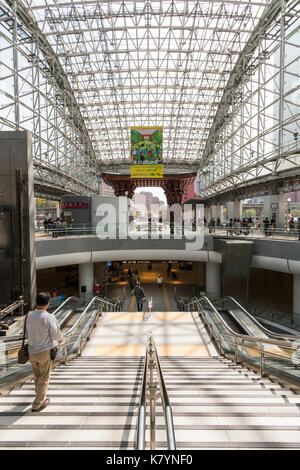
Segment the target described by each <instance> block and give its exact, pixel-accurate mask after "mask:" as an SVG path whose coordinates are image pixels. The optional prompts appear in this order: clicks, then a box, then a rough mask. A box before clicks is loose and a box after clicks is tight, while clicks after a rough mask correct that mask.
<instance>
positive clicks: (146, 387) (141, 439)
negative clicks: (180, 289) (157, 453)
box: [136, 335, 176, 450]
mask: <svg viewBox="0 0 300 470" xmlns="http://www.w3.org/2000/svg"><path fill="white" fill-rule="evenodd" d="M154 366H156V374H157V379H158V384H159V387H160V394H157V392H156V389H157V382H156V381H155V380H154V374H153V373H154ZM148 373H149V377H148ZM147 391H148V393H147ZM159 397H160V398H161V400H162V405H163V410H164V417H165V424H166V433H167V440H168V449H169V450H176V442H175V432H174V423H173V415H172V408H171V404H170V400H169V396H168V392H167V387H166V384H165V381H164V377H163V373H162V369H161V365H160V361H159V357H158V353H157V349H156V346H155V343H154V340H153V336H152V335H150V336H149V337H148V341H147V347H146V353H145V359H144V373H143V382H142V389H141V396H140V403H139V412H138V427H137V428H138V432H137V440H136V449H137V450H145V431H146V406H147V398H148V399H149V401H150V448H151V450H153V449H155V405H156V400H157V398H159Z"/></svg>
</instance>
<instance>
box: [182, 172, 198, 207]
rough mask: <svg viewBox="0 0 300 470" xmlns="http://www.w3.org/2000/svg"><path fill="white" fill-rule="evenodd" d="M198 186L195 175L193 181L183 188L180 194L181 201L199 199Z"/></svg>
mask: <svg viewBox="0 0 300 470" xmlns="http://www.w3.org/2000/svg"><path fill="white" fill-rule="evenodd" d="M198 188H199V181H198V179H197V177H196V178H195V181H194V182H193V183H191V184H189V185H188V186H187V187H186V188H185V189H184V190H183V196H182V200H181V203H182V204H184V203H185V202H186V201H188V200H189V199H200V196H199V189H198Z"/></svg>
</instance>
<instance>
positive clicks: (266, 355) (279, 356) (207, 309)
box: [185, 297, 300, 386]
mask: <svg viewBox="0 0 300 470" xmlns="http://www.w3.org/2000/svg"><path fill="white" fill-rule="evenodd" d="M185 307H186V310H190V311H196V312H198V314H199V316H200V318H201V320H202V321H203V323H204V324H205V325H206V327H207V329H208V332H209V334H210V336H211V338H212V339H213V340H214V342H215V344H216V346H217V348H218V351H219V354H220V355H224V356H228V357H230V358H231V359H233V360H234V361H235V363H239V362H242V363H247V364H248V365H250V366H251V367H253V368H254V369H256V370H258V371H259V372H260V375H261V376H264V375H266V374H268V375H270V376H274V377H277V378H280V379H281V380H283V381H286V382H288V383H290V384H294V385H297V386H299V384H300V370H299V369H298V366H300V341H299V340H298V339H297V338H296V339H293V340H291V339H288V338H286V339H277V338H265V337H257V336H250V335H245V334H238V333H236V332H234V331H233V330H232V329H231V328H230V327H229V326H228V325H227V324H226V322H225V321H224V320H223V318H222V317H221V315H220V314H219V312H218V311H217V309H216V308H215V306H214V305H213V304H212V303H211V301H210V300H209V299H208V298H207V297H201V298H194V299H192V300H191V301H190V302H189V303H188V304H186V305H185Z"/></svg>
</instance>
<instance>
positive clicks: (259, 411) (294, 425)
mask: <svg viewBox="0 0 300 470" xmlns="http://www.w3.org/2000/svg"><path fill="white" fill-rule="evenodd" d="M160 363H161V367H162V370H163V374H164V379H165V383H166V386H167V389H168V394H169V399H170V402H171V405H172V411H173V420H174V427H175V437H176V446H177V449H178V450H180V449H239V450H240V449H270V448H274V449H275V448H276V449H300V411H299V407H300V395H296V394H294V393H293V392H292V391H291V390H287V389H284V388H282V387H281V386H280V385H279V384H276V383H274V382H271V381H270V380H269V379H265V378H263V379H260V378H259V376H258V375H257V374H255V373H254V372H252V371H250V370H248V369H246V368H244V367H242V366H240V365H235V364H234V363H233V362H232V361H231V360H229V359H226V358H224V357H219V356H217V357H193V358H192V357H174V356H173V357H170V356H169V357H161V358H160Z"/></svg>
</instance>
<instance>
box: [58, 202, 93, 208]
mask: <svg viewBox="0 0 300 470" xmlns="http://www.w3.org/2000/svg"><path fill="white" fill-rule="evenodd" d="M88 207H89V203H88V202H61V203H60V208H61V209H88Z"/></svg>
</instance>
